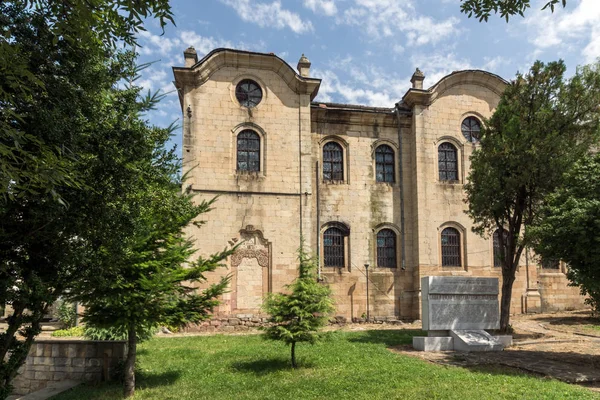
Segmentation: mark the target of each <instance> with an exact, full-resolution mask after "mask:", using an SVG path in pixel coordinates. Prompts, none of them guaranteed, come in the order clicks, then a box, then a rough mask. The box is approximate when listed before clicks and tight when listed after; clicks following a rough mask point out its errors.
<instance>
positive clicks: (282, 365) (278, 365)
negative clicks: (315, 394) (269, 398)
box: [231, 358, 314, 375]
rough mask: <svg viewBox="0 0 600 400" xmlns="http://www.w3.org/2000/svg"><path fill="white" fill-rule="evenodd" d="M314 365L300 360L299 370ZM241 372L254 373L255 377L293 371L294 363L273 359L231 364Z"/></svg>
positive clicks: (287, 360)
mask: <svg viewBox="0 0 600 400" xmlns="http://www.w3.org/2000/svg"><path fill="white" fill-rule="evenodd" d="M313 366H314V364H312V363H310V362H306V361H302V360H299V361H298V368H297V369H303V368H312V367H313ZM231 367H232V368H233V369H234V370H236V371H239V372H246V373H253V374H255V375H268V374H272V373H274V372H279V371H292V370H294V368H292V362H291V361H290V360H289V359H287V358H286V359H283V358H272V359H268V360H255V361H240V362H235V363H233V364H231Z"/></svg>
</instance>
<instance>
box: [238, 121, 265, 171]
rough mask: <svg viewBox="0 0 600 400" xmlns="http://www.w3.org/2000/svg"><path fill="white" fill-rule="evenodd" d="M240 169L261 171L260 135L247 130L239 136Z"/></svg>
mask: <svg viewBox="0 0 600 400" xmlns="http://www.w3.org/2000/svg"><path fill="white" fill-rule="evenodd" d="M237 169H238V171H260V136H258V134H257V133H256V132H254V131H251V130H245V131H242V132H240V134H239V135H238V137H237Z"/></svg>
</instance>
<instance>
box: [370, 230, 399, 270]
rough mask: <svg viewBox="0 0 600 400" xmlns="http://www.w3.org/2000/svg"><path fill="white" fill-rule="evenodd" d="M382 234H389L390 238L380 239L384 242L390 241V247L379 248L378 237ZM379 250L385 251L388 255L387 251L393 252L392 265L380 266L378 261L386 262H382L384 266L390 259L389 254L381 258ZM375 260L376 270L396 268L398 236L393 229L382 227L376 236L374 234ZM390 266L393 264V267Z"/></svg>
mask: <svg viewBox="0 0 600 400" xmlns="http://www.w3.org/2000/svg"><path fill="white" fill-rule="evenodd" d="M384 232H385V233H386V234H387V233H391V236H388V237H384V238H382V239H384V240H386V239H391V241H392V244H391V246H385V244H384V246H382V247H380V246H379V239H380V237H379V235H381V234H382V233H384ZM380 249H387V250H388V253H389V250H393V263H390V264H389V265H382V264H380V260H386V261H385V262H384V264H386V263H387V261H388V260H389V259H391V258H392V257H390V256H389V254H388V255H383V256H382V255H380ZM375 260H376V266H377V268H386V269H389V268H398V234H397V233H396V231H395V230H394V229H391V228H389V227H383V228H381V229H379V230H378V231H377V232H376V234H375ZM391 264H393V265H391Z"/></svg>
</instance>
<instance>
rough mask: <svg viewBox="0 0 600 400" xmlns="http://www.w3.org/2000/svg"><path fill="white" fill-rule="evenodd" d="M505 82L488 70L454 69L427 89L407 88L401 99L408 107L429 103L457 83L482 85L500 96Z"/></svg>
mask: <svg viewBox="0 0 600 400" xmlns="http://www.w3.org/2000/svg"><path fill="white" fill-rule="evenodd" d="M507 84H508V82H507V81H506V80H504V79H503V78H501V77H500V76H498V75H496V74H492V73H490V72H486V71H481V70H464V71H456V72H453V73H451V74H450V75H446V76H445V77H443V78H442V79H440V81H439V82H437V83H436V84H435V85H433V86H432V87H430V88H429V89H427V90H424V89H415V88H411V89H409V90H408V91H407V92H406V94H405V95H404V96H403V97H402V100H403V101H404V103H406V104H407V105H408V106H410V107H413V106H414V105H429V104H431V103H433V102H434V101H435V100H436V99H437V98H438V97H439V96H441V95H442V94H443V93H444V92H445V91H447V90H448V89H450V88H452V87H454V86H458V85H478V86H483V87H485V88H487V89H489V90H491V91H492V92H494V93H496V94H497V95H498V96H501V95H502V92H503V91H504V89H505V88H506V85H507Z"/></svg>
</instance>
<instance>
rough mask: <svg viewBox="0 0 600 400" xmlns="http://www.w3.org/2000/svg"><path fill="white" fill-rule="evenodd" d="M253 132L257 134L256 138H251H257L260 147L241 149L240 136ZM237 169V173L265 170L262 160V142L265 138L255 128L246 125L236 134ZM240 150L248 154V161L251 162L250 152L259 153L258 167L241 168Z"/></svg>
mask: <svg viewBox="0 0 600 400" xmlns="http://www.w3.org/2000/svg"><path fill="white" fill-rule="evenodd" d="M248 133H251V134H253V135H255V136H256V138H252V139H250V140H255V141H257V142H258V149H255V150H253V149H250V148H246V149H242V150H240V136H241V135H242V134H248ZM235 140H236V142H235V167H236V168H235V170H236V172H237V173H260V172H261V171H263V161H262V158H261V157H262V153H263V152H262V145H263V144H262V142H263V138H262V137H261V135H260V134H259V133H258V132H257V131H256V130H254V129H252V128H249V127H246V128H244V129H241V130H240V131H239V132H237V133H236V135H235ZM245 140H249V139H248V138H245ZM240 152H245V153H246V156H247V161H246V162H249V159H250V153H258V161H257V162H258V169H249V168H247V169H241V168H240Z"/></svg>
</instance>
